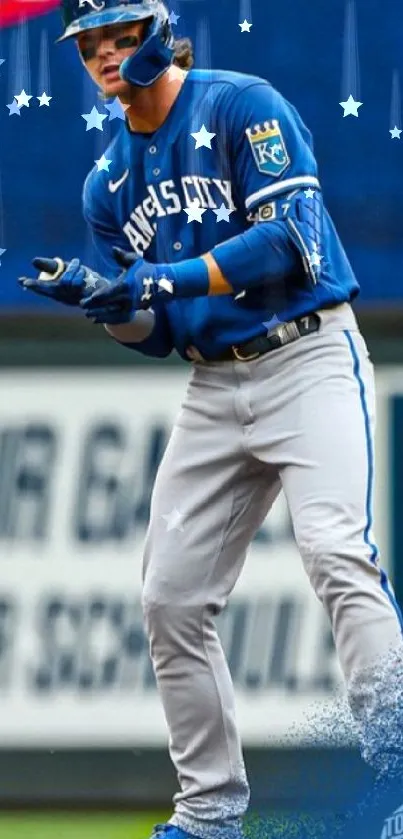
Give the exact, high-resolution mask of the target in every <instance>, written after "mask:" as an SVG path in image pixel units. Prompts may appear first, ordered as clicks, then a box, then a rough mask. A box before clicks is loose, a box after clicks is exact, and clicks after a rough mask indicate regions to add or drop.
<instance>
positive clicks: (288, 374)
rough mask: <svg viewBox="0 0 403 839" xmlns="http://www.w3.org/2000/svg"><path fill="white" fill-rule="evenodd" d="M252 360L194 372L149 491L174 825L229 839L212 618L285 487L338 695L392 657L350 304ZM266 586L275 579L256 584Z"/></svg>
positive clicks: (149, 588)
mask: <svg viewBox="0 0 403 839" xmlns="http://www.w3.org/2000/svg"><path fill="white" fill-rule="evenodd" d="M319 314H320V315H321V326H320V329H319V332H317V333H314V334H312V335H308V336H306V337H303V338H300V339H299V340H297V341H295V342H294V343H292V344H289V345H288V346H286V347H282V348H281V349H278V350H275V351H273V352H270V353H268V354H267V355H264V356H261V357H260V358H258V359H257V360H254V361H251V362H238V361H237V362H220V363H203V362H200V363H199V362H198V363H195V364H193V368H192V373H191V377H190V382H189V385H188V388H187V392H186V396H185V399H184V402H183V404H182V407H181V410H180V412H179V416H178V418H177V421H176V423H175V426H174V429H173V433H172V436H171V438H170V441H169V444H168V446H167V449H166V451H165V455H164V457H163V460H162V462H161V465H160V469H159V472H158V475H157V479H156V482H155V487H154V493H153V498H152V505H151V521H150V526H149V531H148V536H147V540H146V548H145V561H144V589H143V607H144V616H145V625H146V631H147V634H148V637H149V641H150V649H151V656H152V660H153V664H154V668H155V673H156V678H157V683H158V689H159V693H160V696H161V699H162V702H163V706H164V711H165V715H166V719H167V723H168V727H169V733H170V738H169V747H170V754H171V758H172V761H173V763H174V765H175V767H176V770H177V773H178V779H179V784H180V790H181V791H180V792H179V793H178V794H177V795H176V796H175V799H174V801H175V813H174V816H173V818H172V822H173V823H175V824H177V825H179V826H180V827H182V828H183V829H185V830H188V831H189V832H191V833H193V834H195V835H196V836H200V837H203V839H208V837H210V836H214V837H217V836H221V835H222V836H223V837H231V836H236V835H237V834H238V833H239V829H240V819H241V817H242V815H243V814H244V813H245V811H246V809H247V806H248V801H249V788H248V782H247V777H246V773H245V768H244V763H243V758H242V749H241V743H240V738H239V734H238V731H237V724H236V718H235V710H234V695H233V687H232V683H231V678H230V675H229V671H228V667H227V664H226V661H225V658H224V655H223V652H222V648H221V645H220V642H219V639H218V636H217V632H216V628H215V623H214V617H215V616H216V615H217V614H219V612H220V611H221V610H222V609H223V607H224V606H225V604H226V602H227V598H228V596H229V594H230V592H231V591H232V589H233V587H234V585H235V583H236V581H237V578H238V576H239V574H240V572H241V570H242V566H243V564H244V560H245V555H246V552H247V550H248V547H249V545H250V542H251V540H252V538H253V536H254V534H255V532H256V530H257V529H258V528H259V526H260V525H261V523H262V522H263V520H264V518H265V517H266V515H267V513H268V511H269V510H270V507H271V505H272V504H273V501H274V500H275V498H276V496H277V495H278V493H279V491H280V489H283V490H284V492H285V495H286V499H287V502H288V506H289V510H290V514H291V518H292V522H293V528H294V533H295V538H296V542H297V545H298V549H299V552H300V554H301V558H302V562H303V564H304V568H305V570H306V573H307V574H308V577H309V580H310V582H311V585H312V586H313V588H314V591H315V592H316V595H317V597H318V598H319V599H320V601H321V602H322V604H323V606H324V608H325V610H326V612H327V614H328V616H329V618H330V621H331V625H332V629H333V634H334V639H335V644H336V649H337V652H338V656H339V661H340V664H341V667H342V670H343V673H344V676H345V679H346V684H347V688H349V685H350V684H354V685H355V688H354V690H355V694H356V695H355V697H353V700H355V704H356V706H357V707H360V708H361V709H362V708H364V710H365V705H366V701H367V700H366V696H367V695H369V693H368V691H366V692H365V693H364V695H363V696H360V695H359V693H360V679H359V678H358V679H357V673H360V671H361V670H362V671H364V670H365V669H368V668H371V666H376V662H377V660H379V658H382V657H383V656H385V655H387V654H388V651H390V650H391V649H392V650H393V649H395V648H396V649H399V648H400V646H401V644H402V629H401V625H400V620H399V613H398V608H397V606H396V603H395V601H394V595H393V591H392V589H391V586H390V583H389V582H388V579H387V577H386V574H385V573H384V572H382V571H381V569H380V567H379V565H378V555H377V549H376V545H375V543H374V540H373V536H372V533H371V494H372V483H373V428H374V414H375V394H374V376H373V367H372V363H371V361H370V360H369V358H368V353H367V349H366V345H365V342H364V339H363V337H362V336H361V334H360V332H359V330H358V327H357V323H356V320H355V317H354V314H353V312H352V309H351V307H350V306H349V305H348V304H343V305H341V306H338V307H336V308H334V309H330V310H327V311H322V312H320V313H319ZM265 585H266V586H268V587H270V579H267V580H262V586H265Z"/></svg>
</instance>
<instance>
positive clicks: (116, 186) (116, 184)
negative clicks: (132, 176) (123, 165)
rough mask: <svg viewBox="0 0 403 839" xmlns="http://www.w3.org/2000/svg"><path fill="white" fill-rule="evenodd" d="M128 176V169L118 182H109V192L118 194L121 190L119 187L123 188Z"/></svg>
mask: <svg viewBox="0 0 403 839" xmlns="http://www.w3.org/2000/svg"><path fill="white" fill-rule="evenodd" d="M128 174H129V170H128V169H126V171H125V172H124V173H123V175H122V177H121V178H119V180H118V181H109V183H108V187H109V192H116V190H117V189H119V187H120V186H122V184H123V183H124V182H125V180H126V178H127V176H128Z"/></svg>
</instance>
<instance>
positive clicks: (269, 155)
mask: <svg viewBox="0 0 403 839" xmlns="http://www.w3.org/2000/svg"><path fill="white" fill-rule="evenodd" d="M246 136H247V138H248V140H249V144H250V147H251V149H252V154H253V157H254V160H255V163H256V166H257V168H258V170H259V172H261V173H262V175H271V176H272V177H274V178H279V177H280V175H282V174H283V172H284V171H285V169H287V166H289V165H290V163H291V160H290V157H289V154H288V152H287V149H286V145H285V142H284V138H283V135H282V133H281V128H280V123H279V121H278V120H277V119H271V120H268V121H267V122H264V123H261V124H260V125H255V126H254V127H253V128H247V129H246Z"/></svg>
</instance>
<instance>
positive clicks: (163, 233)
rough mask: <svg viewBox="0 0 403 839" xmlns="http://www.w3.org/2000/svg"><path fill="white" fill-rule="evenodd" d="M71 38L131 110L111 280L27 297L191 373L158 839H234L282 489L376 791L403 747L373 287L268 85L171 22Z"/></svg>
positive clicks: (153, 564) (182, 445) (90, 200)
mask: <svg viewBox="0 0 403 839" xmlns="http://www.w3.org/2000/svg"><path fill="white" fill-rule="evenodd" d="M62 14H63V20H64V25H65V31H64V34H63V35H62V37H61V38H60V39H59V40H65V39H68V38H74V39H75V42H76V45H77V47H78V51H79V55H80V58H81V60H82V62H83V63H84V65H85V67H86V69H87V71H88V72H89V73H90V75H91V77H92V79H93V80H94V81H95V83H96V85H97V86H98V87H99V88H100V92H101V94H102V95H103V96H106V97H115V96H117V97H118V98H119V100H120V102H121V103H122V105H124V106H127V108H126V113H125V122H122V124H121V127H120V129H119V130H118V133H117V134H116V136H115V138H114V139H113V141H112V142H111V144H110V145H109V146H108V148H107V149H106V151H105V156H106V157H107V158H108V159H111V160H112V165H111V170H110V171H109V172H107V171H97V169H96V168H95V167H94V169H93V170H92V171H91V172H90V173H89V175H88V177H87V179H86V181H85V184H84V190H83V213H84V218H85V220H86V222H87V224H88V225H89V226H90V229H91V231H92V235H93V238H94V243H95V246H96V249H97V251H98V252H99V254H100V257H101V259H102V261H103V262H102V264H103V271H102V272H100V271H95V270H91V268H89V267H87V266H85V265H82V264H81V263H80V261H79V260H78V259H73V260H71V261H69V262H68V263H67V264H66V263H65V262H64V261H63V260H62V259H57V260H53V259H45V258H36V259H35V260H34V265H35V267H36V268H38V269H39V270H40V274H39V277H37V278H35V279H29V278H24V277H23V278H20V283H21V284H22V285H23V286H24V287H25V288H30V289H31V290H32V291H34V292H36V293H38V294H45V295H47V296H49V297H52V298H53V299H55V300H59V301H61V302H62V303H65V304H67V305H74V306H80V307H81V308H82V309H83V310H84V311H85V314H86V316H87V317H88V318H89V319H90V320H92V321H93V322H95V323H101V324H105V325H106V328H107V330H108V332H109V333H110V334H111V335H112V336H113V337H114V338H115V340H117V341H118V342H120V343H121V344H123V345H124V346H126V347H128V348H129V349H131V350H135V351H137V352H140V353H145V354H146V355H150V356H155V357H160V358H162V357H165V356H168V355H169V354H170V353H171V352H172V351H173V350H174V349H176V351H177V352H178V353H179V355H180V356H181V357H182V358H183V359H184V360H185V361H186V362H188V363H189V365H190V381H189V385H188V388H187V392H186V395H185V398H184V401H183V404H182V407H181V410H180V412H179V416H178V417H177V421H176V423H175V426H174V429H173V432H172V435H171V438H170V441H169V444H168V446H167V449H166V451H165V455H164V457H163V460H162V463H161V465H160V468H159V472H158V476H157V479H156V482H155V487H154V493H153V498H152V504H151V519H150V524H149V530H148V535H147V539H146V546H145V554H144V588H143V606H144V619H145V627H146V631H147V634H148V637H149V641H150V650H151V656H152V660H153V664H154V668H155V674H156V679H157V684H158V689H159V693H160V696H161V700H162V703H163V707H164V711H165V715H166V719H167V723H168V726H169V733H170V738H169V748H170V754H171V758H172V761H173V763H174V765H175V767H176V770H177V774H178V781H179V786H180V791H179V792H178V794H177V795H176V796H175V799H174V805H175V807H174V814H173V816H172V819H171V821H170V822H169V823H168V824H167V825H163V826H159V828H158V830H159V832H162V833H170V836H171V837H172V839H185V837H186V836H189V835H190V836H195V837H200V839H209V837H222V839H232V837H238V836H239V835H240V832H241V822H242V817H243V815H244V813H245V812H246V809H247V806H248V801H249V788H248V781H247V776H246V773H245V768H244V762H243V757H242V749H241V743H240V737H239V733H238V730H237V724H236V718H235V711H234V694H233V687H232V684H231V678H230V674H229V671H228V667H227V663H226V661H225V658H224V655H223V651H222V648H221V646H220V642H219V639H218V636H217V632H216V628H215V617H216V616H217V615H218V614H219V613H220V611H221V610H222V609H223V607H224V606H225V604H226V602H227V598H228V596H229V594H230V592H231V590H232V589H233V587H234V585H235V583H236V581H237V579H238V576H239V574H240V573H241V570H242V566H243V563H244V560H245V555H246V552H247V550H248V547H249V545H250V543H251V540H252V538H253V536H254V534H255V533H256V531H257V529H258V528H259V526H260V525H261V523H262V522H263V520H264V518H265V517H266V515H267V513H268V511H269V510H270V507H271V505H272V504H273V502H274V500H275V498H276V497H277V495H278V493H279V492H280V490H281V489H282V490H283V491H284V493H285V495H286V499H287V502H288V505H289V509H290V514H291V517H292V522H293V527H294V532H295V538H296V542H297V545H298V548H299V551H300V554H301V558H302V562H303V564H304V567H305V570H306V573H307V574H308V577H309V579H310V582H311V584H312V586H313V589H314V591H315V592H316V595H317V597H318V598H319V599H320V601H321V602H322V603H323V606H324V608H325V610H326V612H327V614H328V616H329V619H330V621H331V625H332V629H333V634H334V640H335V644H336V648H337V652H338V656H339V660H340V664H341V667H342V669H343V672H344V676H345V680H346V686H347V695H348V697H349V700H350V704H351V708H352V711H353V714H354V716H355V718H356V720H357V722H358V725H359V731H360V736H361V743H362V751H363V754H364V757H365V758H366V759H367V760H369V761H370V762H371V763H372V764H373V765H374V766H375V767H376V769H378V770H380V769H382V767H385V766H386V765H387V760H388V759H389V758H388V756H387V752H388V751H391V752H392V751H394V752H395V753H397V752H398V750H399V748H400V746H401V744H400V743H399V742H398V738H397V739H396V740H394V739H393V738H394V736H395V731H396V730H397V728H398V727H397V726H396V725H395V724H394V717H393V708H394V707H395V705H396V703H395V705H393V702H392V700H391V702H390V703H389V702H388V701H386V700H385V696H386V695H387V696H389V695H390V696H391V697H393V701H394V702H395V699H396V693H395V691H398V690H399V689H401V685H402V678H401V673H402V660H403V657H402V618H401V613H400V611H399V608H398V606H397V603H396V600H395V597H394V593H393V590H392V587H391V585H390V583H389V580H388V577H387V575H386V574H385V572H384V571H383V570H382V569H381V567H380V565H379V561H378V549H377V546H376V542H375V540H374V536H373V533H372V492H373V478H374V444H373V431H374V411H375V395H374V375H373V367H372V363H371V361H370V359H369V357H368V352H367V349H366V345H365V342H364V339H363V337H362V335H361V334H360V331H359V329H358V326H357V322H356V319H355V316H354V314H353V311H352V308H351V305H350V304H351V301H352V300H353V299H354V298H355V297H356V295H357V293H358V290H359V286H358V283H357V280H356V277H355V276H354V273H353V270H352V268H351V266H350V263H349V261H348V259H347V256H346V254H345V251H344V249H343V247H342V244H341V242H340V240H339V237H338V235H337V232H336V230H335V228H334V225H333V223H332V220H331V218H330V216H329V213H328V212H327V210H326V208H325V206H324V202H323V196H322V190H321V184H320V180H319V176H318V169H317V164H316V160H315V156H314V153H313V144H312V137H311V134H310V132H309V130H308V129H307V127H306V126H305V125H304V123H303V121H302V120H301V118H300V116H299V114H298V113H297V111H296V110H295V108H294V107H293V106H292V105H291V104H290V103H289V102H288V101H287V100H286V99H284V97H283V96H282V95H281V94H280V93H279V92H278V91H277V90H275V89H274V88H273V87H272V85H271V84H269V82H267V81H265V80H264V79H262V78H258V77H255V76H250V75H244V74H241V73H235V72H227V71H220V70H214V71H211V70H198V69H195V68H194V67H192V55H191V48H189V46H188V45H186V44H183V43H181V45H180V48H178V45H177V44H176V42H175V40H174V38H173V35H172V30H171V25H170V19H169V16H168V11H167V9H166V8H165V7H164V5H163V3H162V2H160V0H129V1H128V2H125V0H122V2H120V3H119V5H115V4H114V0H63V4H62ZM52 277H53V279H52ZM167 523H168V524H169V526H167ZM263 586H266V587H267V588H268V590H269V589H270V579H269V578H268V579H267V580H262V587H263ZM385 685H386V687H387V691H386V692H385ZM382 714H383V716H382ZM399 731H400V729H399ZM262 739H264V732H262ZM385 761H386V763H385Z"/></svg>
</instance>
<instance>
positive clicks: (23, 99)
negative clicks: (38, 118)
mask: <svg viewBox="0 0 403 839" xmlns="http://www.w3.org/2000/svg"><path fill="white" fill-rule="evenodd" d="M14 99H15V101H16V103H17V105H18V107H19V108H22V107H23V105H25V107H27V108H29V100H30V99H32V96H28V95H27V94H26V93H25V90H22V91H21V93H19V94H18V96H14Z"/></svg>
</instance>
